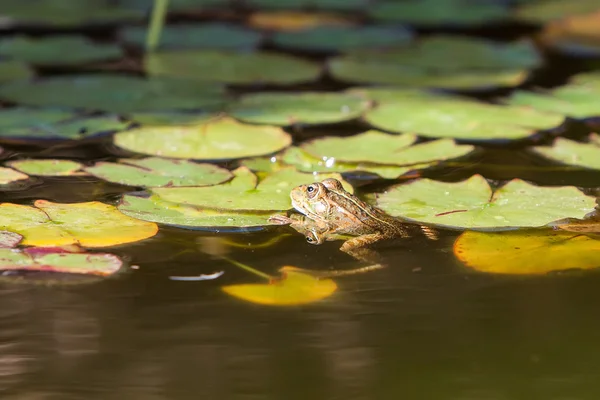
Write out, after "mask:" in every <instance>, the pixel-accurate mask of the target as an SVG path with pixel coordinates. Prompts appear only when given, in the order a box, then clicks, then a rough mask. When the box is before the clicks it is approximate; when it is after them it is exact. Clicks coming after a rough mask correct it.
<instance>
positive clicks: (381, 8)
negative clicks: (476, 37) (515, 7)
mask: <svg viewBox="0 0 600 400" xmlns="http://www.w3.org/2000/svg"><path fill="white" fill-rule="evenodd" d="M369 14H370V15H371V16H372V17H373V18H375V19H377V20H383V21H397V22H404V23H408V24H415V25H421V26H478V25H483V24H487V23H490V22H496V21H502V20H505V19H508V17H509V12H508V8H507V6H506V5H504V4H503V3H502V2H498V1H493V0H487V1H486V0H483V1H481V0H480V1H470V0H403V1H394V0H385V1H379V2H377V3H376V4H373V5H372V6H370V7H369Z"/></svg>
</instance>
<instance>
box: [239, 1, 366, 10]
mask: <svg viewBox="0 0 600 400" xmlns="http://www.w3.org/2000/svg"><path fill="white" fill-rule="evenodd" d="M244 3H245V4H247V5H249V6H252V7H256V8H259V9H283V10H292V9H318V10H338V11H360V10H363V9H365V8H366V7H367V6H369V4H370V3H369V0H277V1H273V0H244Z"/></svg>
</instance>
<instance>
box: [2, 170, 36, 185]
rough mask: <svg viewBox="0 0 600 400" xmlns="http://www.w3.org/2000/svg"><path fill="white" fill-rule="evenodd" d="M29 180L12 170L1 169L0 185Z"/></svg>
mask: <svg viewBox="0 0 600 400" xmlns="http://www.w3.org/2000/svg"><path fill="white" fill-rule="evenodd" d="M24 179H29V176H27V175H25V174H22V173H21V172H19V171H15V170H14V169H12V168H5V167H0V185H7V184H9V183H12V182H16V181H21V180H24Z"/></svg>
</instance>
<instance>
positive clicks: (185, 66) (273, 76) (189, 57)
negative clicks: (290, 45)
mask: <svg viewBox="0 0 600 400" xmlns="http://www.w3.org/2000/svg"><path fill="white" fill-rule="evenodd" d="M144 65H145V70H146V72H147V73H148V75H150V76H166V77H176V78H184V79H189V80H195V81H205V82H225V83H231V84H267V83H268V84H277V85H291V84H297V83H303V82H310V81H313V80H315V79H317V78H318V76H319V75H320V74H321V67H320V66H319V65H317V64H315V63H312V62H310V61H307V60H303V59H301V58H297V57H293V56H288V55H284V54H276V53H234V52H224V51H223V52H219V51H210V50H205V51H202V50H188V51H171V52H157V53H150V54H148V55H147V56H146V59H145V61H144Z"/></svg>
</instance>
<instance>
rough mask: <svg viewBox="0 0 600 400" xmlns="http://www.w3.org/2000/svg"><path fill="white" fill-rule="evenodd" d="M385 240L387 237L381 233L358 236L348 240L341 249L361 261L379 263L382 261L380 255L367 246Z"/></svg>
mask: <svg viewBox="0 0 600 400" xmlns="http://www.w3.org/2000/svg"><path fill="white" fill-rule="evenodd" d="M385 238H386V236H385V235H382V234H380V233H373V234H370V235H363V236H358V237H355V238H352V239H350V240H347V241H346V242H345V243H344V244H343V245H342V247H340V250H341V251H343V252H344V253H346V254H348V255H350V256H352V257H354V258H355V259H357V260H359V261H365V262H368V263H377V262H379V259H380V256H379V253H378V252H376V251H375V250H372V249H369V248H367V247H365V246H368V245H370V244H373V243H375V242H378V241H380V240H382V239H385Z"/></svg>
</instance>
